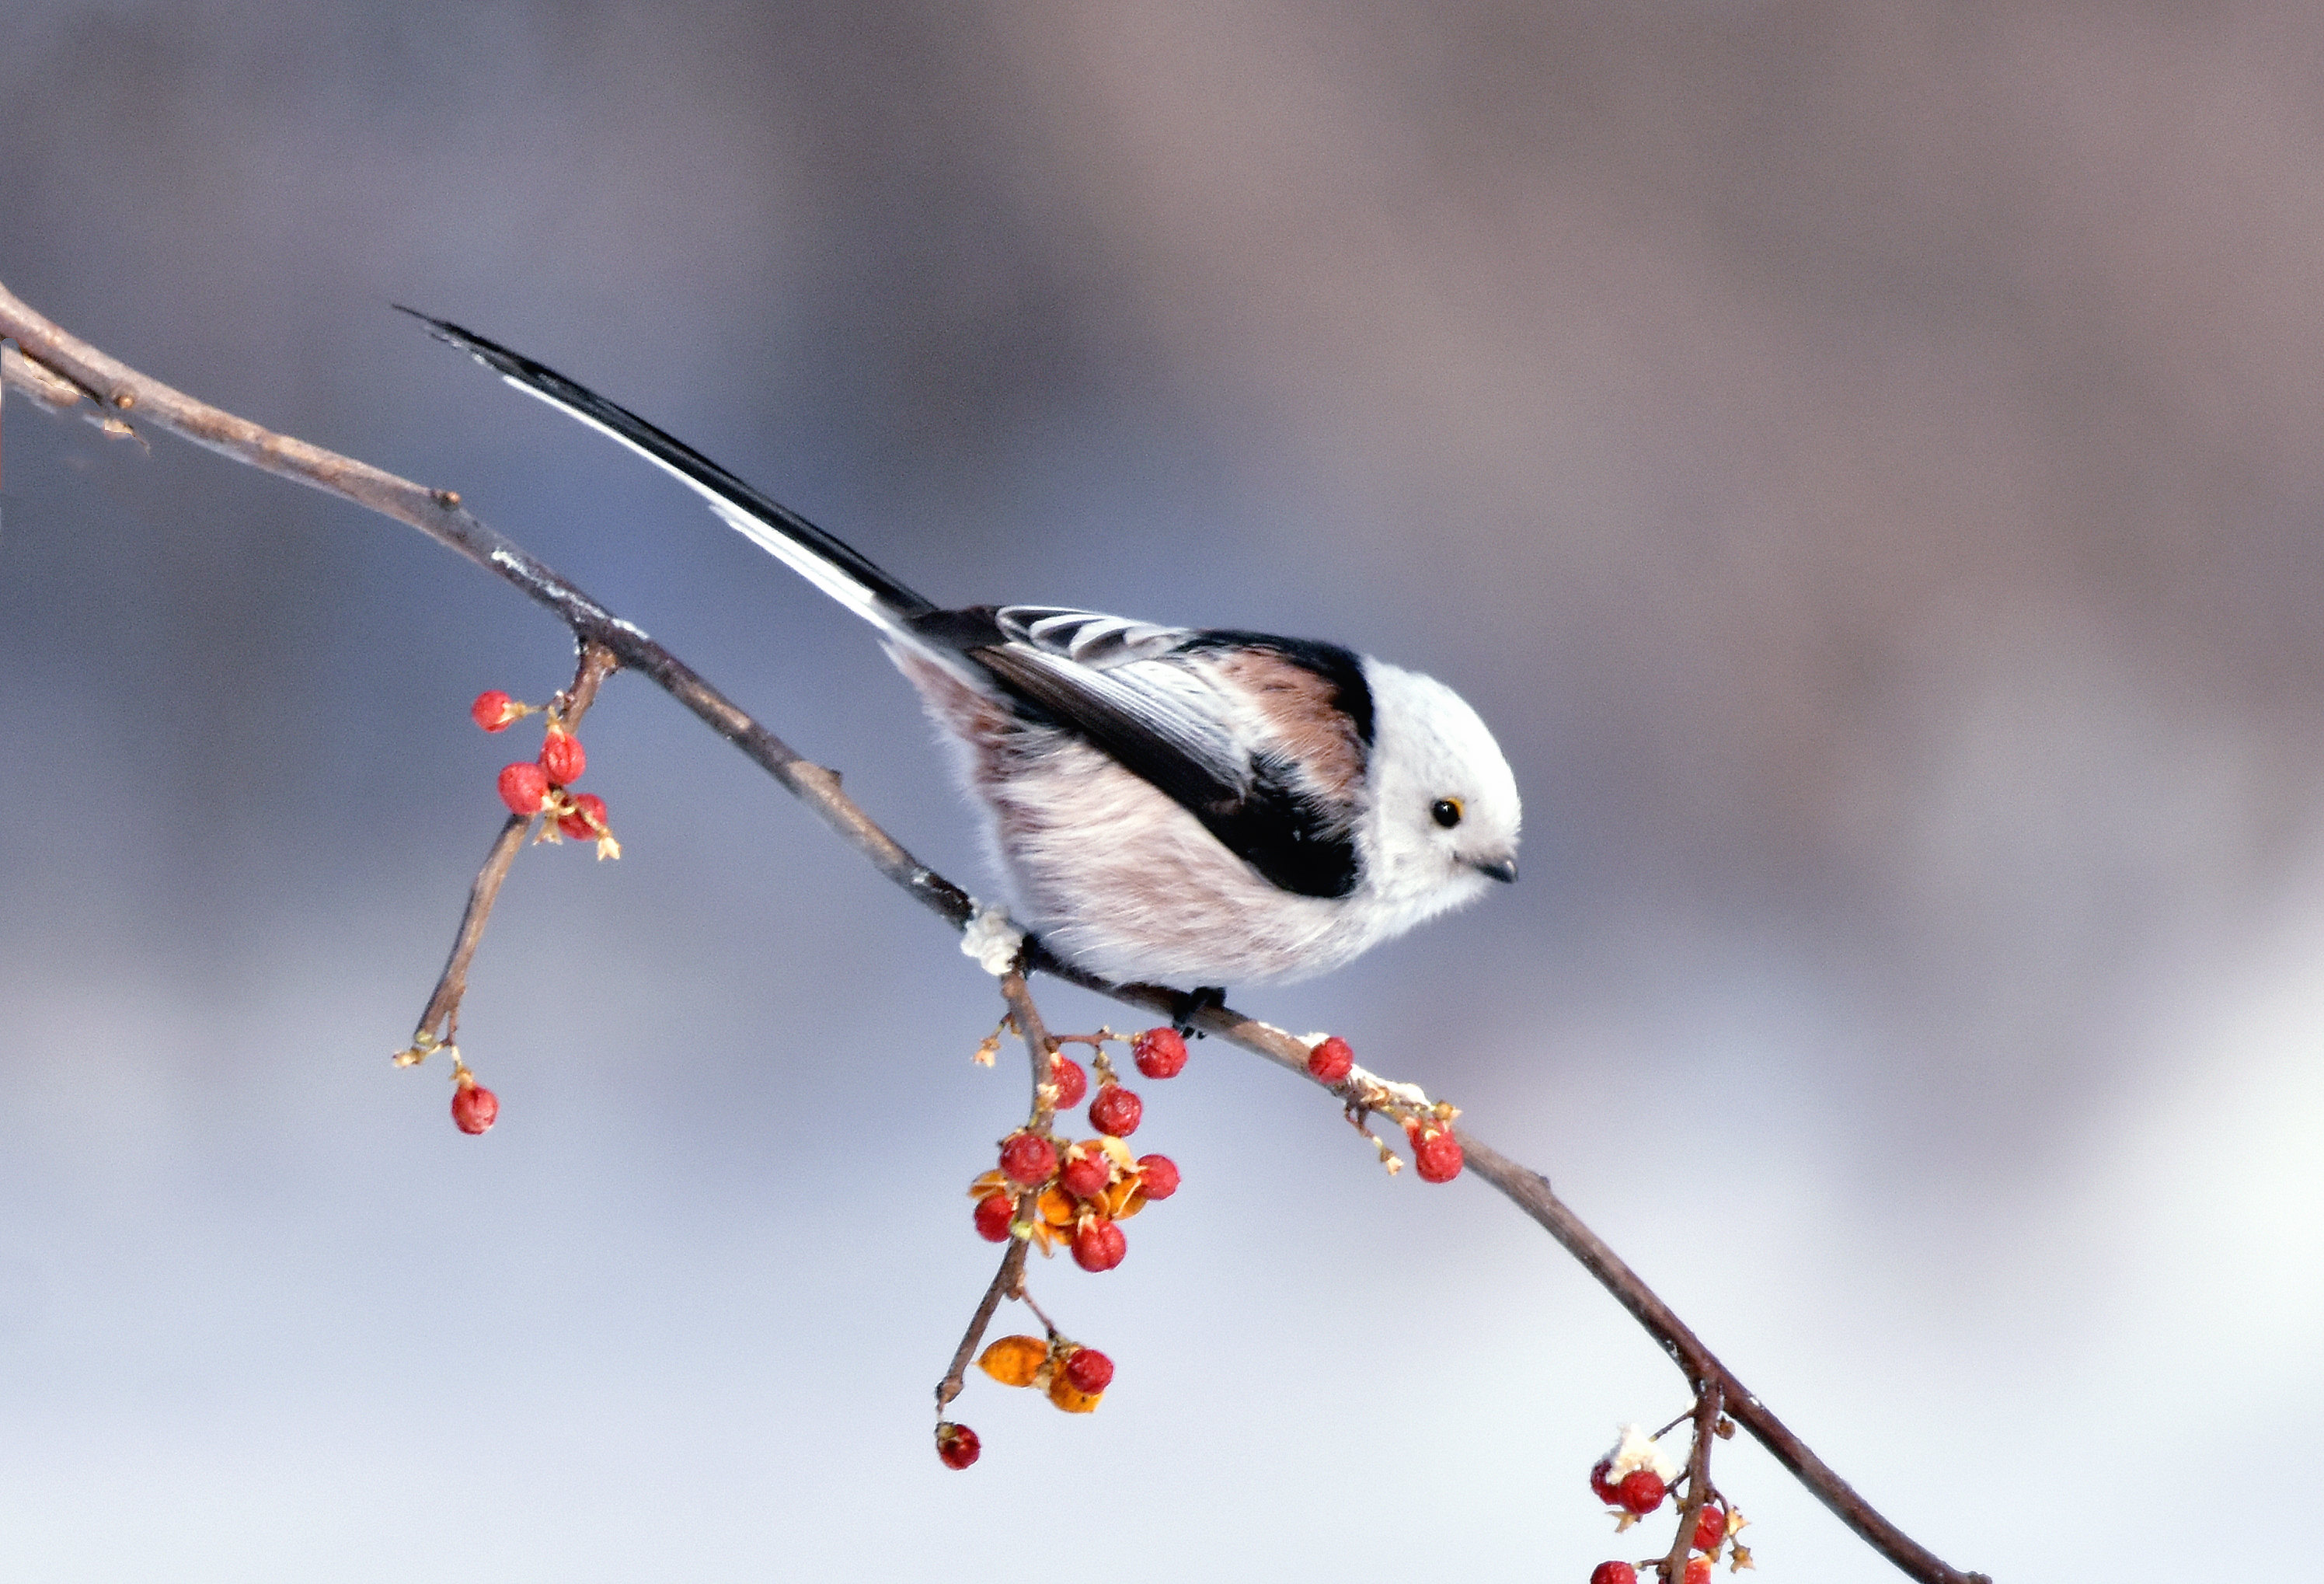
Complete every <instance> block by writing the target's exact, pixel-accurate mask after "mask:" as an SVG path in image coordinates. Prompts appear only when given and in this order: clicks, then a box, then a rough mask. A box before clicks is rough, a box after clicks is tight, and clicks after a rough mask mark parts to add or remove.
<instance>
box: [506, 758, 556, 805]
mask: <svg viewBox="0 0 2324 1584" xmlns="http://www.w3.org/2000/svg"><path fill="white" fill-rule="evenodd" d="M500 790H501V801H503V802H504V803H506V804H507V805H508V806H509V811H510V812H511V813H512V814H538V813H539V812H540V811H541V810H542V809H544V808H546V807H548V805H549V776H548V773H546V772H544V771H543V770H542V769H541V768H540V766H539V765H538V764H512V765H510V766H509V767H508V768H507V769H505V770H503V771H502V772H501V779H500Z"/></svg>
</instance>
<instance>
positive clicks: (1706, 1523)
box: [1694, 1504, 1727, 1551]
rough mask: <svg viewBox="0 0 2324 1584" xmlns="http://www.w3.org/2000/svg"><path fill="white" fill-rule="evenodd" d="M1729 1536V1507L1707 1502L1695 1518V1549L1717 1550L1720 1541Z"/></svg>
mask: <svg viewBox="0 0 2324 1584" xmlns="http://www.w3.org/2000/svg"><path fill="white" fill-rule="evenodd" d="M1726 1538H1727V1509H1726V1508H1724V1507H1714V1506H1711V1505H1708V1504H1705V1505H1704V1506H1703V1509H1702V1511H1701V1512H1700V1513H1698V1514H1696V1515H1695V1519H1694V1549H1695V1550H1697V1551H1717V1550H1718V1549H1719V1542H1720V1541H1722V1540H1724V1539H1726Z"/></svg>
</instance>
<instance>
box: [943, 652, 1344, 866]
mask: <svg viewBox="0 0 2324 1584" xmlns="http://www.w3.org/2000/svg"><path fill="white" fill-rule="evenodd" d="M909 625H910V626H911V628H912V630H913V632H914V633H915V635H918V637H920V638H921V640H922V641H923V642H926V643H928V644H931V645H933V646H936V647H941V648H946V649H951V650H953V651H954V652H955V653H959V654H960V655H961V656H962V657H963V658H964V659H966V660H968V661H970V662H973V664H974V665H976V666H977V668H978V669H980V670H982V672H985V674H986V675H987V676H989V677H991V679H992V681H994V682H996V683H998V684H999V685H1000V687H1001V690H1002V691H1003V692H1005V693H1006V694H1007V695H1008V696H1009V697H1010V699H1013V700H1015V701H1016V702H1017V703H1018V704H1019V707H1020V708H1023V709H1027V710H1028V712H1029V713H1030V714H1031V715H1032V716H1033V718H1037V719H1041V720H1045V721H1047V722H1049V723H1052V724H1054V725H1056V726H1060V727H1065V729H1066V730H1069V731H1071V732H1073V733H1074V735H1076V736H1081V737H1083V738H1084V739H1085V740H1087V741H1088V742H1090V743H1092V744H1093V745H1094V746H1097V747H1099V748H1102V749H1103V750H1104V751H1105V753H1106V754H1107V755H1110V756H1111V758H1113V759H1114V760H1115V761H1116V762H1118V763H1119V764H1121V765H1122V766H1123V767H1124V768H1125V769H1128V770H1130V771H1131V772H1132V773H1135V774H1137V775H1138V776H1139V777H1140V778H1141V779H1143V780H1145V781H1146V782H1148V783H1151V784H1152V785H1153V786H1154V787H1156V788H1157V789H1158V790H1159V791H1161V792H1164V793H1165V794H1167V796H1168V797H1169V798H1170V799H1171V800H1172V801H1175V802H1176V803H1177V804H1178V805H1179V806H1180V807H1181V808H1184V809H1185V811H1187V812H1188V813H1190V814H1192V815H1194V818H1195V819H1197V820H1200V821H1202V823H1203V827H1204V828H1205V829H1208V830H1209V831H1210V832H1211V834H1212V835H1213V836H1214V837H1216V838H1218V840H1219V841H1220V842H1221V843H1222V845H1223V846H1225V847H1226V848H1228V850H1230V851H1231V852H1233V853H1235V854H1236V855H1238V856H1239V857H1242V858H1243V859H1245V860H1246V861H1247V862H1249V863H1250V865H1251V866H1253V867H1255V868H1257V869H1258V870H1259V873H1260V874H1262V875H1265V876H1266V877H1267V878H1268V880H1269V881H1270V882H1272V883H1273V884H1275V885H1278V886H1281V887H1282V888H1283V889H1284V890H1286V891H1289V892H1293V893H1296V894H1300V895H1303V896H1345V895H1346V894H1348V893H1349V892H1351V891H1352V890H1353V889H1354V888H1355V885H1356V883H1357V880H1358V878H1359V875H1358V872H1357V864H1358V857H1357V852H1356V845H1355V839H1354V826H1355V820H1356V814H1357V811H1358V808H1357V800H1358V798H1359V796H1360V790H1361V784H1362V780H1363V774H1362V772H1363V763H1362V762H1363V757H1364V755H1365V753H1366V752H1367V751H1368V749H1369V738H1370V735H1371V731H1370V726H1371V720H1370V693H1369V689H1368V688H1367V687H1366V685H1365V683H1364V681H1363V675H1362V667H1361V662H1360V661H1358V660H1357V658H1356V656H1355V655H1353V654H1351V653H1349V652H1348V651H1346V650H1343V649H1338V648H1335V647H1333V645H1329V644H1311V643H1306V642H1303V641H1300V640H1295V639H1285V638H1275V637H1270V636H1267V635H1259V634H1251V633H1218V632H1207V631H1203V630H1199V629H1194V628H1186V627H1165V626H1157V625H1153V624H1151V623H1146V622H1138V621H1132V620H1130V619H1128V618H1126V617H1122V616H1104V615H1101V614H1099V613H1097V612H1094V611H1082V610H1070V609H1065V608H1061V607H1050V606H1004V607H999V608H997V609H996V608H993V607H978V608H975V609H971V610H962V611H943V612H934V613H931V614H929V615H927V616H921V617H918V618H916V619H915V620H913V621H912V622H911V623H910V624H909Z"/></svg>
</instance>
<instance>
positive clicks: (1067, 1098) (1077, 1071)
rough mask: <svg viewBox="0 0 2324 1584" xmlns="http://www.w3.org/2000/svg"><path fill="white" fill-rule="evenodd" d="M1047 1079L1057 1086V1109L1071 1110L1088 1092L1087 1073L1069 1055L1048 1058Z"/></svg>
mask: <svg viewBox="0 0 2324 1584" xmlns="http://www.w3.org/2000/svg"><path fill="white" fill-rule="evenodd" d="M1049 1081H1050V1082H1051V1083H1053V1084H1056V1086H1057V1109H1058V1110H1060V1111H1066V1110H1071V1109H1072V1108H1073V1107H1075V1106H1078V1105H1080V1104H1081V1103H1082V1097H1083V1096H1084V1095H1085V1094H1087V1093H1089V1074H1088V1073H1086V1072H1084V1071H1083V1070H1082V1064H1081V1063H1080V1062H1078V1061H1074V1059H1073V1058H1072V1057H1070V1056H1052V1057H1050V1058H1049Z"/></svg>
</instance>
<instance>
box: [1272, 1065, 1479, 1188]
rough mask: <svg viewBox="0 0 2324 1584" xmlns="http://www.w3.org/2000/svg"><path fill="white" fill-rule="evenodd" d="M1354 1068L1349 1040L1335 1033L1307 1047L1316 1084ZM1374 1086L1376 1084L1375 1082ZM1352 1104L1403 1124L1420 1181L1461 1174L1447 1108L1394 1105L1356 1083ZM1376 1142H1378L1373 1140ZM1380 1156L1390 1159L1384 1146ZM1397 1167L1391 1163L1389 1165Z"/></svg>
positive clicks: (1342, 1076)
mask: <svg viewBox="0 0 2324 1584" xmlns="http://www.w3.org/2000/svg"><path fill="white" fill-rule="evenodd" d="M1355 1069H1356V1053H1355V1051H1353V1050H1352V1049H1351V1048H1350V1047H1349V1044H1348V1042H1347V1041H1345V1040H1343V1039H1342V1038H1340V1036H1339V1035H1337V1034H1326V1035H1324V1036H1323V1038H1322V1039H1320V1040H1318V1041H1316V1042H1314V1044H1313V1045H1311V1046H1310V1047H1308V1051H1307V1071H1308V1074H1309V1075H1310V1076H1311V1077H1313V1078H1314V1079H1315V1081H1316V1082H1318V1083H1326V1084H1337V1083H1340V1082H1342V1081H1344V1080H1345V1079H1346V1078H1347V1076H1348V1075H1349V1074H1350V1073H1351V1072H1353V1071H1354V1070H1355ZM1372 1087H1373V1088H1378V1087H1379V1086H1377V1085H1374V1086H1372ZM1352 1098H1353V1099H1354V1102H1355V1104H1357V1105H1360V1106H1369V1107H1370V1108H1373V1109H1378V1110H1380V1111H1383V1112H1385V1113H1387V1114H1388V1115H1390V1116H1395V1117H1396V1119H1397V1120H1398V1121H1400V1122H1402V1123H1403V1124H1404V1136H1405V1139H1406V1142H1408V1143H1409V1144H1411V1145H1412V1164H1413V1169H1414V1170H1415V1171H1416V1172H1419V1173H1420V1180H1421V1181H1423V1182H1450V1181H1452V1179H1454V1178H1455V1177H1458V1176H1460V1175H1461V1166H1462V1156H1461V1141H1460V1140H1459V1139H1457V1138H1454V1137H1453V1136H1452V1129H1451V1128H1450V1127H1448V1126H1446V1125H1445V1123H1446V1121H1447V1120H1448V1119H1449V1118H1450V1116H1452V1111H1451V1108H1450V1107H1436V1108H1435V1109H1434V1110H1422V1109H1418V1108H1416V1107H1405V1106H1402V1105H1399V1104H1397V1102H1396V1101H1394V1100H1393V1099H1387V1100H1385V1101H1383V1100H1382V1099H1381V1098H1380V1097H1378V1096H1375V1095H1372V1094H1369V1093H1366V1092H1364V1089H1363V1086H1359V1087H1358V1089H1357V1091H1356V1093H1355V1095H1354V1096H1353V1097H1352ZM1375 1142H1377V1141H1375ZM1380 1158H1381V1159H1382V1160H1383V1161H1388V1159H1389V1152H1388V1148H1387V1147H1386V1146H1385V1145H1383V1146H1381V1149H1380ZM1388 1169H1389V1170H1390V1171H1394V1170H1395V1169H1396V1168H1395V1166H1394V1164H1393V1163H1390V1165H1389V1168H1388Z"/></svg>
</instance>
